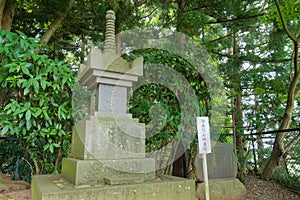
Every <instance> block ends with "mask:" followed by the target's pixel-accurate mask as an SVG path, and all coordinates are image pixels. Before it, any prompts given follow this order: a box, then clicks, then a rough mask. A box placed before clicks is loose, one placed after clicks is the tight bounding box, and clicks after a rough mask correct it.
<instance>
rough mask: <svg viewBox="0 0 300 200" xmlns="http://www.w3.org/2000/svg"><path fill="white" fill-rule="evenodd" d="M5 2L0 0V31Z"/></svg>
mask: <svg viewBox="0 0 300 200" xmlns="http://www.w3.org/2000/svg"><path fill="white" fill-rule="evenodd" d="M5 2H6V0H0V30H2V16H3V12H4V8H5Z"/></svg>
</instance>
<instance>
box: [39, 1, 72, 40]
mask: <svg viewBox="0 0 300 200" xmlns="http://www.w3.org/2000/svg"><path fill="white" fill-rule="evenodd" d="M74 3H75V0H70V1H69V4H68V8H67V9H66V10H65V12H63V13H60V15H59V16H58V18H57V19H55V20H54V22H52V24H51V25H50V26H49V28H48V29H47V31H46V32H45V33H44V35H43V36H42V38H41V39H40V44H41V45H46V44H47V43H48V42H49V40H50V38H51V37H52V36H53V34H54V32H55V31H56V30H57V28H58V27H59V26H60V25H61V23H62V22H63V20H64V19H65V17H66V15H67V14H68V12H69V11H70V10H71V8H72V7H73V5H74Z"/></svg>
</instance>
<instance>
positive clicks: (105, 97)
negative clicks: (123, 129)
mask: <svg viewBox="0 0 300 200" xmlns="http://www.w3.org/2000/svg"><path fill="white" fill-rule="evenodd" d="M97 96H98V111H99V112H113V113H126V112H127V88H126V87H120V86H112V85H99V86H98V94H97Z"/></svg>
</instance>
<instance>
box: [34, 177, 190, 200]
mask: <svg viewBox="0 0 300 200" xmlns="http://www.w3.org/2000/svg"><path fill="white" fill-rule="evenodd" d="M31 198H32V200H111V199H115V200H132V199H135V200H158V199H163V200H183V199H184V200H194V199H195V182H194V181H193V180H189V179H183V178H178V177H172V176H162V177H160V178H157V179H155V180H152V181H146V182H144V183H136V184H126V185H106V184H104V183H103V184H99V185H93V186H91V185H81V186H74V185H73V184H71V183H70V182H68V181H66V180H65V179H64V178H62V177H61V175H39V176H33V177H32V186H31Z"/></svg>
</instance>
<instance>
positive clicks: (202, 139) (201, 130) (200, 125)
mask: <svg viewBox="0 0 300 200" xmlns="http://www.w3.org/2000/svg"><path fill="white" fill-rule="evenodd" d="M197 130H198V144H199V154H200V155H202V158H203V162H202V163H203V177H204V186H205V199H206V200H209V185H208V174H207V161H206V154H208V153H211V143H210V132H209V121H208V117H197Z"/></svg>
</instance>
